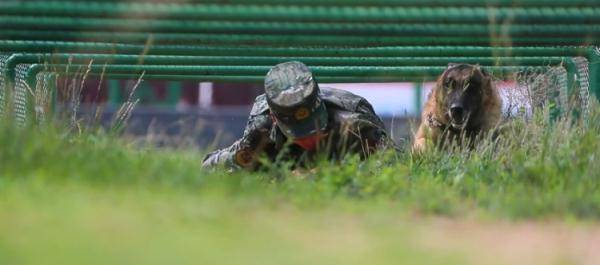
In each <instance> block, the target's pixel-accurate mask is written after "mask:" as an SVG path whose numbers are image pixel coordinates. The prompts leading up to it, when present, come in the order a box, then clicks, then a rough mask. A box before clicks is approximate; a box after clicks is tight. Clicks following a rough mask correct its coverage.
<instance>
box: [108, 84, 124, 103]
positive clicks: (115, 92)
mask: <svg viewBox="0 0 600 265" xmlns="http://www.w3.org/2000/svg"><path fill="white" fill-rule="evenodd" d="M108 102H109V103H110V104H111V105H113V106H118V105H119V104H121V103H122V102H123V97H122V95H121V85H120V83H119V80H116V79H109V80H108Z"/></svg>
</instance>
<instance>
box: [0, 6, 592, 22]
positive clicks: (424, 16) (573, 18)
mask: <svg viewBox="0 0 600 265" xmlns="http://www.w3.org/2000/svg"><path fill="white" fill-rule="evenodd" d="M0 14H5V15H45V16H74V17H77V16H80V17H122V16H124V15H126V16H127V17H151V18H165V17H177V18H179V19H197V20H200V19H202V20H232V21H307V22H308V21H327V22H336V21H337V22H394V23H405V22H416V23H417V22H418V23H425V22H427V23H434V22H438V23H450V22H451V23H459V22H463V23H471V22H474V23H479V22H485V23H488V22H489V19H490V17H493V18H495V20H496V21H505V20H510V21H511V22H513V23H562V22H565V23H597V22H600V8H599V7H597V6H594V7H582V8H579V7H539V8H523V7H516V8H513V7H426V8H423V7H348V6H344V7H337V6H330V7H323V6H314V7H313V6H302V7H297V6H281V5H274V6H268V5H217V4H161V3H101V2H92V3H89V2H85V3H84V2H46V1H27V2H6V1H4V2H0ZM465 14H468V15H465Z"/></svg>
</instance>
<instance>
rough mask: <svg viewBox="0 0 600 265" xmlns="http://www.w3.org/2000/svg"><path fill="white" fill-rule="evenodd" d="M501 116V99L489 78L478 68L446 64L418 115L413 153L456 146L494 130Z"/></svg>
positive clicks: (471, 141) (471, 142) (470, 141)
mask: <svg viewBox="0 0 600 265" xmlns="http://www.w3.org/2000/svg"><path fill="white" fill-rule="evenodd" d="M501 115H502V99H501V97H500V94H499V93H498V91H497V89H496V87H495V86H494V84H493V82H492V77H491V76H490V75H489V74H488V73H487V72H486V71H485V70H484V69H482V68H481V67H479V66H478V65H470V64H449V65H448V68H447V69H446V70H445V71H444V72H443V73H442V75H441V76H440V77H439V78H438V79H437V82H436V85H435V87H434V88H433V90H432V92H431V93H430V94H429V96H428V98H427V102H426V103H425V106H424V107H423V113H422V114H421V124H420V126H419V128H418V130H417V132H416V134H415V141H414V144H413V148H412V149H413V152H417V153H419V152H422V151H424V150H425V149H426V148H427V146H428V144H429V143H430V142H432V143H433V144H435V145H437V146H438V147H440V148H443V147H444V146H446V145H447V144H448V143H449V142H454V143H455V144H458V145H459V146H460V145H462V144H463V143H464V140H465V139H466V140H467V141H468V144H469V146H471V147H474V140H475V139H476V138H477V137H478V136H479V135H481V134H483V133H486V132H488V131H490V130H492V129H494V127H496V126H497V125H498V124H499V122H500V120H501Z"/></svg>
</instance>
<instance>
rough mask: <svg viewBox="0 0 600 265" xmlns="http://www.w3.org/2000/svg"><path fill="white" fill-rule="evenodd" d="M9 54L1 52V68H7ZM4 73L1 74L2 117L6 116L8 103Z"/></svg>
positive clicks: (0, 109)
mask: <svg viewBox="0 0 600 265" xmlns="http://www.w3.org/2000/svg"><path fill="white" fill-rule="evenodd" d="M8 58H9V55H5V54H0V69H2V70H3V69H5V62H6V60H8ZM4 76H5V75H4V74H0V118H3V117H4V113H5V109H6V108H7V107H6V104H7V103H8V102H7V100H6V93H7V92H6V88H5V87H6V86H5V82H4Z"/></svg>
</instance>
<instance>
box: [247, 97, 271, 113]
mask: <svg viewBox="0 0 600 265" xmlns="http://www.w3.org/2000/svg"><path fill="white" fill-rule="evenodd" d="M268 112H269V105H268V104H267V97H266V96H265V94H260V95H258V96H257V97H256V98H255V99H254V105H252V110H250V116H256V115H260V114H266V113H268Z"/></svg>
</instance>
